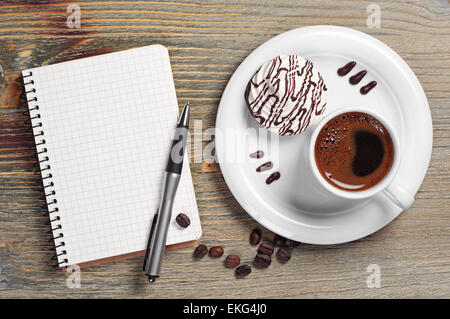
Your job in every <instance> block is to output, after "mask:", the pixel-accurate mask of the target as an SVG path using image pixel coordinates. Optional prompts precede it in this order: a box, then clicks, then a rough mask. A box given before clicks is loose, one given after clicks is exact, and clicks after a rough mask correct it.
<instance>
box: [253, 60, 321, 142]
mask: <svg viewBox="0 0 450 319" xmlns="http://www.w3.org/2000/svg"><path fill="white" fill-rule="evenodd" d="M326 91H327V88H326V85H325V83H324V80H323V78H322V76H321V75H320V73H319V71H318V70H317V68H316V67H315V66H314V65H313V63H312V62H311V61H309V60H306V59H304V58H302V57H301V56H298V55H285V56H278V57H276V58H274V59H272V60H270V61H268V62H266V63H265V64H263V65H262V66H261V68H260V69H259V70H258V71H257V72H256V73H255V75H254V76H253V77H252V78H251V80H250V81H249V82H248V85H247V89H246V90H245V101H246V103H247V106H248V109H249V110H250V113H251V114H252V115H253V117H254V118H255V119H256V120H257V121H258V123H259V124H261V125H262V126H264V127H266V128H267V129H269V130H271V131H272V132H274V133H277V134H279V135H294V134H300V133H302V132H304V131H305V130H306V129H307V128H308V126H309V125H310V124H313V123H314V122H315V121H317V120H318V118H319V117H320V115H321V114H323V112H324V111H325V107H326Z"/></svg>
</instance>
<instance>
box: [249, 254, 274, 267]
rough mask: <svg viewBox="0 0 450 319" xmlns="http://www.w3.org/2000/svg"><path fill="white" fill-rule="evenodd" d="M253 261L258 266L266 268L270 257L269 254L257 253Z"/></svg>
mask: <svg viewBox="0 0 450 319" xmlns="http://www.w3.org/2000/svg"><path fill="white" fill-rule="evenodd" d="M253 263H254V264H255V266H258V267H260V268H267V267H269V266H270V264H271V263H272V259H271V258H270V256H269V255H265V254H257V255H256V256H255V260H254V261H253Z"/></svg>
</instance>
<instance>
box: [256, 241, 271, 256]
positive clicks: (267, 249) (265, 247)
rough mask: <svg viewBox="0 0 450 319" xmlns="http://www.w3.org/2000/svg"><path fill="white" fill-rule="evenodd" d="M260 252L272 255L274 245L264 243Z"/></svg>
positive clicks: (260, 247)
mask: <svg viewBox="0 0 450 319" xmlns="http://www.w3.org/2000/svg"><path fill="white" fill-rule="evenodd" d="M258 253H260V254H264V255H268V256H272V253H273V246H272V245H271V244H266V243H262V244H261V245H259V249H258Z"/></svg>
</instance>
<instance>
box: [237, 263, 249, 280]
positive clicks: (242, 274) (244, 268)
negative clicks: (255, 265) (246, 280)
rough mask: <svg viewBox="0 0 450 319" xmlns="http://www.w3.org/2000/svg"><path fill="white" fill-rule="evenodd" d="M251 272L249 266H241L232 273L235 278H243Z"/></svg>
mask: <svg viewBox="0 0 450 319" xmlns="http://www.w3.org/2000/svg"><path fill="white" fill-rule="evenodd" d="M251 272H252V267H250V266H249V265H242V266H239V267H237V268H236V270H235V271H234V273H235V274H236V276H238V277H245V276H247V275H248V274H250V273H251Z"/></svg>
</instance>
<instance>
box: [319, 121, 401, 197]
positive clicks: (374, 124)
mask: <svg viewBox="0 0 450 319" xmlns="http://www.w3.org/2000/svg"><path fill="white" fill-rule="evenodd" d="M314 153H315V154H314V155H315V160H316V165H317V167H318V169H319V172H320V174H321V175H322V177H323V178H324V179H325V180H326V181H328V183H330V184H331V185H333V186H334V187H337V188H339V189H342V190H346V191H362V190H366V189H368V188H370V187H372V186H375V185H376V184H378V183H379V182H380V181H381V180H382V179H383V178H384V177H385V176H386V175H387V173H388V172H389V170H390V169H391V166H392V162H393V159H394V146H393V143H392V139H391V136H390V134H389V132H388V131H387V129H386V128H385V127H384V125H383V124H382V123H381V122H380V121H378V120H377V119H376V118H374V117H373V116H371V115H368V114H365V113H361V112H348V113H344V114H340V115H338V116H336V117H334V118H332V119H331V120H330V121H328V122H327V124H325V126H324V127H323V128H322V129H321V131H320V132H319V135H318V136H317V139H316V143H315V147H314Z"/></svg>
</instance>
